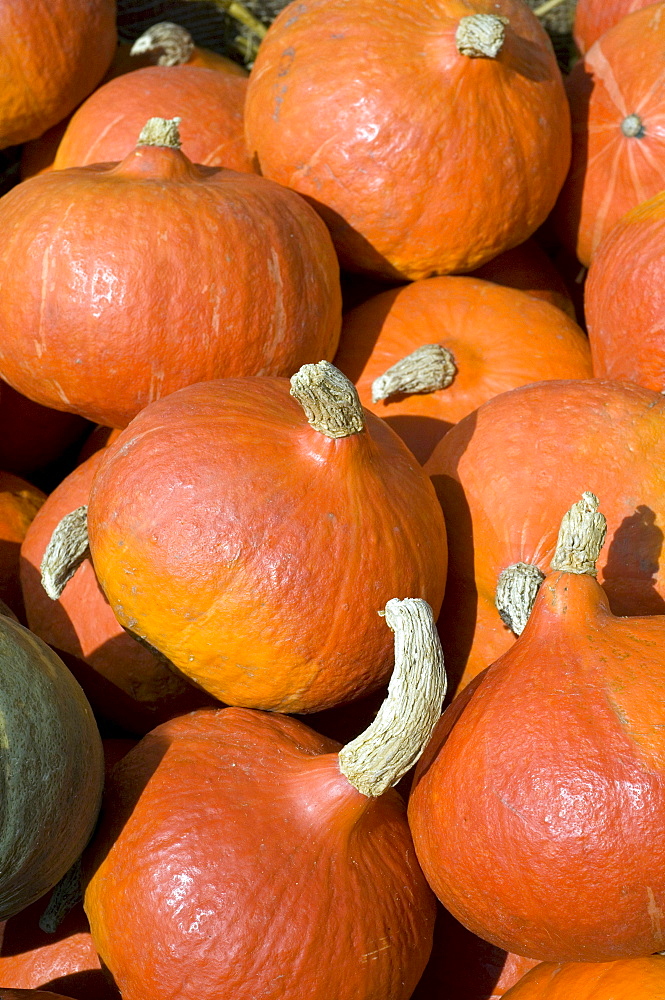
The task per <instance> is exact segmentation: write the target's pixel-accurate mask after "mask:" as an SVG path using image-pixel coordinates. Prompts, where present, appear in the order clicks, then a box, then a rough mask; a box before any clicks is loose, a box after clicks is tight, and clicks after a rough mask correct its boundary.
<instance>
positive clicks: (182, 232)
mask: <svg viewBox="0 0 665 1000" xmlns="http://www.w3.org/2000/svg"><path fill="white" fill-rule="evenodd" d="M176 68H177V67H173V68H171V69H166V70H165V72H174V70H175V69H176ZM181 68H182V69H187V70H188V71H189V72H197V73H204V72H209V73H211V74H212V75H213V76H214V77H215V79H222V77H223V76H224V74H222V73H214V72H213V71H212V70H194V69H193V68H189V67H181ZM154 69H155V70H156V71H159V70H160V67H154ZM141 72H144V71H141ZM145 72H148V71H147V70H146V71H145ZM121 79H123V80H126V79H127V77H122V78H121ZM228 79H229V80H234V79H235V78H234V77H230V76H229V77H228ZM178 141H179V140H178V137H177V130H175V131H174V128H173V124H172V123H167V124H163V123H162V125H161V126H160V128H159V129H158V131H157V133H155V131H154V129H153V130H152V131H147V132H146V133H145V135H144V136H143V138H142V141H141V144H139V145H138V146H137V147H136V149H135V150H134V151H133V152H131V153H130V154H129V155H128V156H127V157H125V159H124V160H123V161H122V162H121V163H119V164H105V165H97V166H94V167H79V168H72V169H71V170H66V171H65V170H56V171H52V172H50V173H47V174H42V175H40V176H39V177H32V178H30V179H29V180H27V181H24V182H23V183H22V184H20V185H18V187H16V188H14V189H13V190H11V191H10V192H9V193H8V194H7V195H5V197H4V198H3V199H2V200H1V201H0V226H1V227H2V229H3V232H4V233H5V239H4V241H3V243H2V248H1V250H0V288H1V289H2V295H1V296H0V375H2V377H4V378H5V379H6V380H7V381H8V382H10V383H11V384H12V385H13V386H14V387H15V388H16V389H18V390H19V391H20V392H23V393H25V395H27V396H29V397H30V398H31V399H33V400H35V401H36V402H39V403H42V404H43V405H46V406H52V407H54V408H56V409H61V410H69V411H72V412H76V413H79V414H82V415H84V416H87V417H88V418H90V419H92V420H94V421H95V422H97V423H102V424H105V425H108V426H113V427H123V426H125V425H126V424H127V423H128V422H129V421H130V420H131V418H132V417H133V416H134V415H135V414H136V413H138V411H139V410H141V409H142V408H143V407H144V406H145V405H146V404H147V403H148V402H150V401H151V400H153V399H156V398H157V397H159V396H162V395H165V394H167V393H170V392H173V391H174V390H175V389H178V388H180V387H181V386H183V385H187V384H190V383H193V382H198V381H201V380H202V379H207V378H213V377H221V376H222V375H224V376H234V375H249V374H255V373H258V372H264V373H266V374H275V375H290V374H292V372H293V371H294V370H295V369H296V368H297V367H298V366H299V365H301V364H303V363H305V362H308V361H317V360H318V359H319V358H321V357H324V358H332V356H333V354H334V352H335V349H336V347H337V342H338V339H339V329H340V325H341V295H340V286H339V268H338V264H337V259H336V257H335V252H334V249H333V246H332V243H331V241H330V237H329V235H328V233H327V231H326V228H325V226H324V225H323V223H322V221H321V219H320V218H319V217H318V215H317V214H316V212H314V211H313V209H312V208H310V206H309V205H307V204H306V203H305V202H304V200H303V199H302V198H300V197H299V196H298V195H296V194H295V193H294V192H292V191H288V190H286V188H283V187H280V186H279V185H278V184H275V183H274V182H272V181H268V180H266V179H265V178H263V177H257V176H256V175H254V174H238V173H235V172H233V171H230V170H220V169H215V168H210V167H198V166H195V165H194V164H192V163H191V162H190V161H189V160H188V159H187V157H186V156H184V154H183V153H182V152H181V151H180V149H179V148H177V145H178ZM18 259H20V260H21V267H20V268H17V267H16V260H18Z"/></svg>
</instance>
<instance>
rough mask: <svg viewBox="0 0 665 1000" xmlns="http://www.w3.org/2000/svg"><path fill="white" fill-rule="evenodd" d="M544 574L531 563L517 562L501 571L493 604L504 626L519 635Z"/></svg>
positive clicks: (527, 618) (526, 620)
mask: <svg viewBox="0 0 665 1000" xmlns="http://www.w3.org/2000/svg"><path fill="white" fill-rule="evenodd" d="M544 579H545V574H544V573H543V571H542V570H541V569H540V568H539V567H538V566H535V565H534V564H533V563H524V562H518V563H513V565H512V566H507V567H506V569H504V570H502V572H501V573H500V575H499V579H498V581H497V585H496V593H495V595H494V603H495V604H496V608H497V611H498V612H499V614H500V615H501V620H502V621H503V623H504V625H507V626H508V628H509V629H512V631H513V632H514V633H515V635H521V634H522V632H523V631H524V627H525V625H526V623H527V622H528V620H529V615H530V614H531V609H532V608H533V605H534V603H535V600H536V597H537V595H538V591H539V590H540V585H541V583H542V582H543V580H544Z"/></svg>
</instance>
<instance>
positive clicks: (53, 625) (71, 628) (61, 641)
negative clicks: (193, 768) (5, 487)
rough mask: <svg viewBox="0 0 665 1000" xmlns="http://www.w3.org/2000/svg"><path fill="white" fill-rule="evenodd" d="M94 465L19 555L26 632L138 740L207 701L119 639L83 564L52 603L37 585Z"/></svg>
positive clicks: (69, 483) (50, 506) (62, 494)
mask: <svg viewBox="0 0 665 1000" xmlns="http://www.w3.org/2000/svg"><path fill="white" fill-rule="evenodd" d="M101 459H102V452H97V453H96V454H94V455H93V456H92V457H91V458H89V459H88V461H87V462H85V463H84V464H83V465H80V466H79V467H78V468H77V469H75V470H74V472H72V473H71V475H69V476H67V478H66V479H64V480H63V482H62V483H61V484H60V485H59V486H58V487H57V488H56V489H55V490H54V491H53V493H51V495H50V496H49V498H48V500H47V501H46V503H45V504H44V506H43V508H42V510H41V512H40V515H41V516H40V517H39V520H38V521H33V523H32V525H31V530H30V531H28V532H27V534H26V536H25V541H24V542H23V545H22V548H21V582H22V586H23V595H24V599H25V604H26V612H27V620H28V626H29V627H30V629H31V630H32V631H33V632H34V633H35V634H36V635H38V636H39V637H40V638H41V639H43V640H44V642H47V643H48V644H49V646H52V647H53V648H54V649H56V650H57V651H58V653H59V654H62V655H63V656H64V657H65V662H66V663H67V665H68V666H69V668H70V670H72V672H73V673H74V675H75V677H76V679H77V680H78V682H79V683H80V684H81V686H82V687H83V690H84V691H85V693H86V696H87V697H88V699H89V700H90V703H91V705H92V706H93V708H94V709H95V711H96V712H98V713H99V714H100V715H102V716H103V717H104V718H106V719H111V721H113V722H115V723H117V724H118V725H120V726H123V728H125V729H128V730H129V731H130V732H135V733H140V734H143V733H147V732H148V730H150V729H153V728H154V727H155V726H157V725H159V723H160V722H165V721H166V720H167V719H170V718H172V717H173V716H174V715H180V714H182V713H184V712H191V711H192V710H193V709H195V708H201V707H203V706H204V705H209V704H211V699H210V698H209V697H208V696H207V695H205V694H204V693H203V692H201V691H197V690H196V689H195V688H193V687H192V685H191V684H189V683H188V682H187V681H186V680H185V679H184V678H183V677H181V676H180V675H179V674H176V673H175V671H174V670H172V669H170V668H169V667H168V666H167V665H166V664H164V663H162V662H161V660H159V659H158V658H157V657H156V656H154V655H153V654H152V653H150V652H149V651H148V650H147V649H145V648H144V647H143V646H141V645H140V644H139V643H138V642H137V641H136V640H135V639H133V638H132V637H131V636H129V635H128V634H127V633H126V632H125V630H124V629H123V628H122V626H121V625H120V624H119V622H118V620H117V618H116V617H115V615H114V614H113V611H112V610H111V608H110V606H109V604H108V601H107V600H106V598H105V597H104V595H103V593H102V591H101V590H100V588H99V584H98V583H97V578H96V576H95V571H94V569H93V568H92V564H91V562H90V560H89V559H86V560H85V561H84V562H83V563H82V564H81V565H80V566H79V568H78V569H77V570H76V573H75V574H74V576H73V577H72V579H71V580H70V581H69V582H68V583H67V584H66V586H65V589H64V591H63V593H62V595H61V597H60V598H59V599H58V600H57V601H53V600H51V598H50V597H48V595H47V594H46V592H45V590H44V588H43V587H42V583H41V575H40V566H41V562H42V558H43V555H44V552H45V551H46V546H47V545H48V543H49V541H50V539H51V536H52V534H53V532H54V530H55V528H56V526H57V525H58V523H59V522H60V521H61V519H62V518H63V517H65V515H66V514H69V513H70V512H71V511H73V510H76V508H77V507H80V506H82V505H83V504H86V503H87V502H88V499H89V497H90V486H91V484H92V480H93V478H94V475H95V472H96V471H97V469H98V467H99V464H100V462H101Z"/></svg>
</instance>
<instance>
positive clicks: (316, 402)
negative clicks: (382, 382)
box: [291, 361, 365, 438]
mask: <svg viewBox="0 0 665 1000" xmlns="http://www.w3.org/2000/svg"><path fill="white" fill-rule="evenodd" d="M291 395H292V396H294V397H295V399H297V400H298V402H299V403H300V405H301V406H302V408H303V410H304V411H305V415H306V417H307V419H308V421H309V423H310V424H311V426H312V427H313V428H314V429H315V430H317V431H319V432H320V433H321V434H325V436H326V437H329V438H344V437H350V436H351V435H352V434H360V432H361V431H362V430H363V428H364V426H365V413H364V410H363V408H362V405H361V403H360V399H359V397H358V393H357V391H356V387H355V385H354V384H353V382H350V381H349V379H348V378H347V377H346V375H342V373H341V371H340V370H339V369H338V368H335V366H334V365H331V364H330V362H329V361H319V362H318V363H317V364H315V365H303V366H302V368H301V369H300V371H297V372H296V374H295V375H293V376H292V378H291Z"/></svg>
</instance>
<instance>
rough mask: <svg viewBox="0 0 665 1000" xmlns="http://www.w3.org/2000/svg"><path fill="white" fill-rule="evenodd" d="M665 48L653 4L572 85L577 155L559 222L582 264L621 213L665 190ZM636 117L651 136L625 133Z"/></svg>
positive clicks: (607, 37) (593, 55)
mask: <svg viewBox="0 0 665 1000" xmlns="http://www.w3.org/2000/svg"><path fill="white" fill-rule="evenodd" d="M664 48H665V4H663V3H656V4H651V5H650V6H649V7H647V8H645V9H644V10H639V11H636V12H635V13H634V14H631V15H630V16H629V17H625V18H623V19H622V20H621V21H620V22H619V24H617V25H615V27H613V28H611V29H610V30H609V31H608V32H606V34H604V35H603V37H602V38H601V39H599V40H598V42H596V44H595V45H594V46H593V47H592V48H591V49H590V50H589V52H588V54H587V56H586V58H585V59H584V61H583V62H579V63H577V65H576V66H575V67H574V68H573V71H572V73H571V74H570V76H569V77H568V79H567V81H566V90H567V93H568V98H569V100H570V105H571V112H572V122H573V155H572V162H571V167H570V172H569V174H568V177H567V178H566V183H565V184H564V186H563V190H562V192H561V195H560V197H559V200H558V202H557V204H556V206H555V209H554V213H553V219H554V222H555V225H556V229H557V232H558V234H559V236H560V238H561V240H562V241H563V243H564V244H565V245H566V246H567V247H568V249H569V250H570V251H571V252H572V253H576V254H577V257H578V258H579V260H580V261H582V263H583V264H586V265H588V264H589V263H590V262H591V259H592V257H593V255H594V253H595V251H596V249H597V247H598V245H599V243H600V241H601V240H602V238H603V236H604V235H605V234H606V233H607V232H609V230H610V229H611V228H612V226H613V225H614V224H615V222H617V221H618V220H619V219H620V218H621V216H622V215H624V214H625V213H626V212H628V211H629V210H630V209H632V208H635V207H636V206H637V205H639V204H640V203H641V202H643V201H646V200H647V199H648V198H651V197H652V196H653V195H656V194H658V192H659V191H661V190H662V188H663V185H665V132H664V130H663V127H662V103H663V93H665V67H664V66H663V59H662V53H663V49H664ZM638 52H639V57H638V58H636V55H637V53H638ZM634 114H637V115H638V116H639V118H640V120H641V122H642V128H643V130H644V134H640V135H637V136H631V135H625V134H624V132H623V131H622V123H623V122H625V120H626V119H627V118H629V116H630V115H634Z"/></svg>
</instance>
